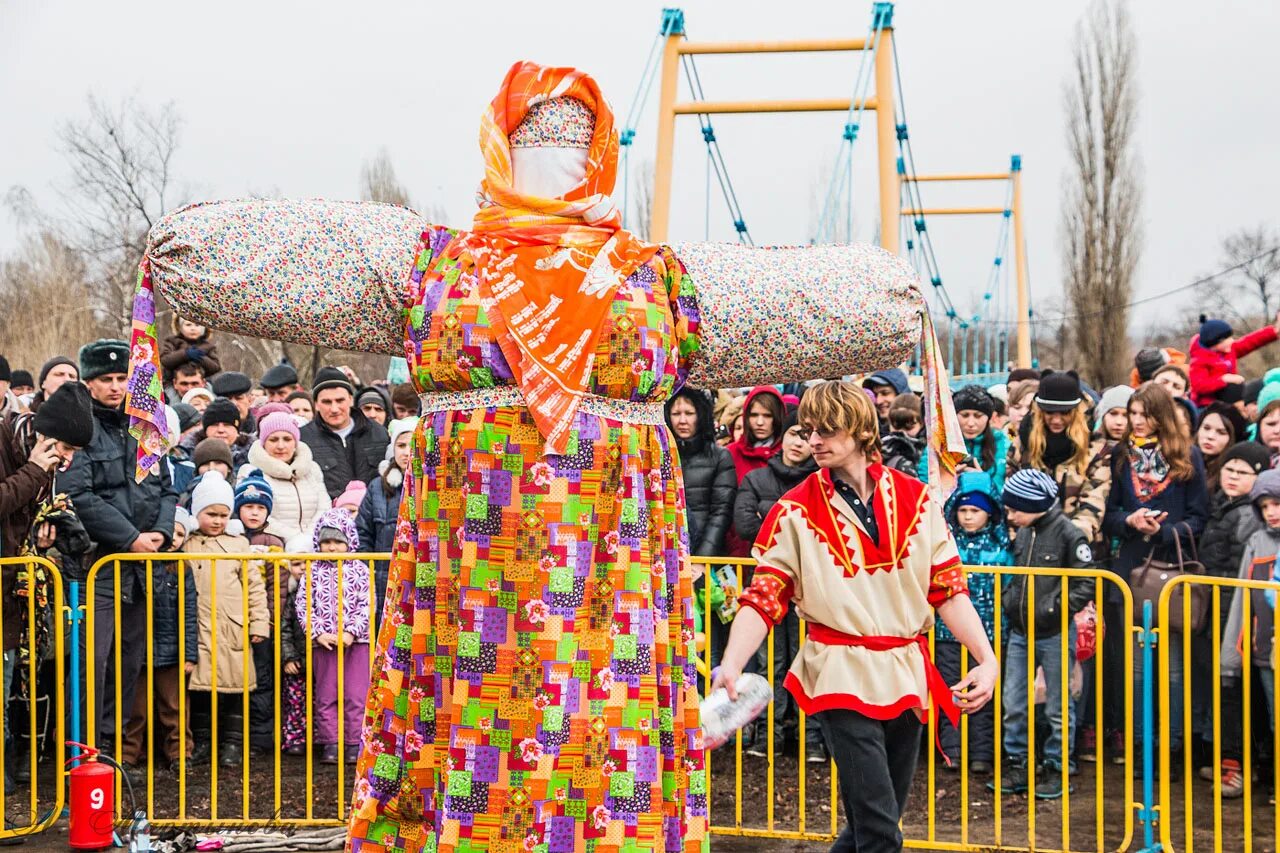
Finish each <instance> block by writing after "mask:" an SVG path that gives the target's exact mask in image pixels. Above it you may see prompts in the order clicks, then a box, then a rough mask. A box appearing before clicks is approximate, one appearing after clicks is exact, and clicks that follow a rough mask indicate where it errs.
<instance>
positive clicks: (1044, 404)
mask: <svg viewBox="0 0 1280 853" xmlns="http://www.w3.org/2000/svg"><path fill="white" fill-rule="evenodd" d="M1035 399H1036V405H1037V406H1039V407H1040V409H1041V410H1042V411H1045V412H1049V413H1055V412H1057V413H1062V412H1069V411H1071V410H1072V409H1074V408H1076V407H1077V406H1079V405H1080V401H1081V399H1083V398H1082V397H1081V396H1080V377H1079V375H1078V374H1077V373H1076V372H1075V371H1074V370H1068V371H1066V372H1062V371H1057V370H1046V371H1045V372H1044V375H1043V376H1041V377H1040V388H1039V390H1037V391H1036V398H1035Z"/></svg>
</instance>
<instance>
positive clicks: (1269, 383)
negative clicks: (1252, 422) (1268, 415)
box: [1258, 367, 1280, 412]
mask: <svg viewBox="0 0 1280 853" xmlns="http://www.w3.org/2000/svg"><path fill="white" fill-rule="evenodd" d="M1275 400H1280V367H1273V368H1271V369H1270V370H1268V371H1267V372H1266V374H1265V375H1264V376H1263V377H1262V388H1261V389H1259V391H1258V411H1259V412H1261V411H1262V410H1263V409H1265V408H1266V407H1267V405H1268V404H1269V403H1271V402H1274V401H1275Z"/></svg>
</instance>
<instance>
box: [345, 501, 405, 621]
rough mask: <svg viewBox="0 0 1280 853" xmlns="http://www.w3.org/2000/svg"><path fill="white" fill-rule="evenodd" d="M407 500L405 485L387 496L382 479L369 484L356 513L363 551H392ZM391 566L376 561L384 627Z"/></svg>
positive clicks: (376, 587)
mask: <svg viewBox="0 0 1280 853" xmlns="http://www.w3.org/2000/svg"><path fill="white" fill-rule="evenodd" d="M403 498H404V483H403V481H402V482H401V484H400V488H398V489H396V491H395V494H393V495H388V494H387V490H386V488H385V487H384V486H383V484H382V478H381V477H374V478H373V479H372V480H370V481H369V482H368V484H367V488H366V489H365V493H364V500H362V501H361V502H360V511H359V512H358V513H356V533H357V534H359V536H360V550H361V551H366V552H367V551H377V552H382V551H387V552H390V551H391V550H392V549H393V548H394V547H395V543H396V521H397V520H398V519H399V515H400V501H401V500H402V499H403ZM389 572H390V564H389V563H388V562H387V561H386V560H374V561H373V596H374V597H373V601H374V613H375V614H376V615H377V617H378V620H377V621H378V624H379V625H381V624H382V600H383V599H384V598H385V597H386V595H387V575H388V574H389Z"/></svg>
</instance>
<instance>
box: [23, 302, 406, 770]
mask: <svg viewBox="0 0 1280 853" xmlns="http://www.w3.org/2000/svg"><path fill="white" fill-rule="evenodd" d="M213 338H214V335H213V334H212V333H211V332H210V331H209V330H208V329H206V328H204V327H202V326H200V325H197V324H194V323H190V322H188V321H186V320H183V319H177V320H175V324H174V334H173V335H172V336H171V337H169V338H167V339H166V340H164V341H163V343H162V348H161V356H160V360H161V365H162V369H163V375H164V383H165V396H166V400H167V405H168V408H167V412H166V414H167V418H168V423H169V425H170V433H171V434H170V436H169V439H170V444H171V446H172V449H171V450H170V451H169V453H168V454H167V456H166V457H165V458H164V459H163V460H162V463H161V464H160V465H159V466H158V467H157V469H156V470H155V471H153V472H151V473H149V474H148V475H147V476H145V477H143V478H142V479H141V480H136V481H135V474H134V471H135V468H134V466H135V460H136V453H137V444H136V441H135V439H134V437H133V436H132V435H130V432H129V418H128V415H127V413H126V411H125V408H124V404H125V395H126V389H127V378H128V377H127V374H128V370H129V348H128V345H127V344H126V343H125V342H124V341H120V340H99V341H94V342H92V343H89V344H86V345H85V346H83V347H81V348H80V350H79V352H78V353H77V354H76V357H75V358H69V357H65V356H58V357H55V358H52V359H50V360H49V361H48V362H46V363H45V364H44V366H43V367H42V368H41V369H40V371H39V373H38V379H37V378H36V377H33V376H31V375H30V374H29V373H28V372H26V371H23V370H11V369H10V368H9V366H8V365H7V363H5V362H4V361H3V359H0V388H2V389H3V395H2V397H3V404H4V405H3V418H0V553H2V554H3V556H5V557H17V556H43V557H48V558H50V559H51V560H52V561H54V563H55V564H56V565H57V566H58V567H59V569H60V572H61V575H62V578H63V580H64V582H65V583H67V584H69V583H70V582H71V581H82V582H83V581H86V580H87V579H88V575H89V572H90V569H91V567H92V566H93V565H94V564H95V562H97V561H98V560H100V559H101V558H103V557H105V556H107V555H113V554H132V555H138V556H139V557H142V556H147V557H152V555H154V556H153V558H151V559H138V560H136V561H122V562H120V563H118V564H114V563H109V564H107V565H105V566H104V567H103V568H102V569H101V570H99V571H98V572H96V573H95V575H94V578H93V583H92V586H91V587H90V589H91V593H90V596H91V598H90V600H89V602H88V603H87V606H89V607H92V608H93V610H94V614H95V620H94V622H93V631H94V638H93V648H92V660H91V661H87V666H86V670H87V677H91V678H93V679H94V695H95V696H96V697H97V699H96V702H95V706H94V708H93V719H92V720H87V721H86V724H87V725H88V726H89V727H91V728H92V729H93V731H94V732H95V740H96V743H97V745H98V746H99V747H100V748H103V749H104V750H107V751H115V750H117V749H118V750H119V753H120V754H121V755H122V756H123V758H124V761H125V764H126V765H127V766H129V767H131V768H133V770H134V772H141V768H142V767H144V766H145V764H146V760H147V756H146V754H145V747H144V744H145V742H146V738H145V735H146V728H147V725H148V720H151V721H152V722H153V725H154V726H155V731H156V741H155V742H156V744H157V749H158V750H159V749H163V754H162V755H157V756H156V758H157V761H158V766H161V767H163V766H166V763H167V766H168V767H170V769H173V770H175V771H176V769H177V765H178V763H179V762H181V761H183V759H184V751H185V758H186V759H188V760H190V761H195V762H199V761H210V760H216V761H217V762H218V763H219V764H220V765H223V766H234V765H238V764H239V763H241V761H242V760H243V754H244V750H245V749H246V747H248V748H251V749H254V750H257V751H262V752H267V751H271V750H274V749H275V748H276V744H277V731H276V729H277V728H279V729H280V731H279V733H278V734H279V738H280V740H279V743H280V745H281V746H282V748H283V749H284V751H285V752H286V753H290V754H301V753H302V752H303V751H304V749H305V747H306V732H307V728H306V727H307V717H308V714H310V716H311V718H312V719H313V720H314V733H313V737H312V742H313V743H314V745H315V748H316V751H317V755H318V758H319V759H320V760H321V761H322V762H328V763H337V762H339V761H345V762H347V763H354V762H355V761H356V758H357V756H358V751H359V743H360V729H361V726H362V724H363V713H364V711H363V706H364V698H365V694H366V692H367V690H368V684H369V662H370V651H369V646H370V643H371V633H372V631H373V630H374V627H375V626H376V619H377V618H378V613H379V611H380V606H381V599H382V595H383V593H384V591H385V589H386V584H387V564H386V562H385V561H382V560H379V561H375V562H373V563H372V564H369V563H366V562H365V561H363V560H359V559H340V558H336V557H323V558H322V557H316V558H314V559H310V560H308V559H293V560H291V559H289V557H290V556H293V555H300V554H316V555H329V554H339V553H344V552H345V553H356V552H365V553H368V552H385V551H389V550H390V547H391V543H392V540H393V538H394V531H395V523H396V517H397V512H398V510H399V505H400V498H401V495H402V492H403V488H404V480H405V471H406V469H407V466H408V464H409V456H410V445H411V441H412V437H413V433H414V430H415V428H416V426H417V421H418V418H417V415H418V398H417V394H416V392H414V390H413V388H412V386H410V385H395V386H392V385H389V384H388V383H386V382H374V383H370V384H367V385H365V384H362V383H361V382H360V381H359V379H358V378H357V377H356V376H355V374H354V373H353V372H352V371H351V370H350V369H349V368H346V367H342V368H338V367H324V368H322V369H320V370H319V371H318V372H317V373H316V375H315V377H314V379H313V381H312V382H311V384H310V386H309V387H306V388H304V387H303V386H302V384H301V383H300V382H299V377H298V374H297V372H296V370H295V369H294V368H293V367H292V366H291V365H289V364H288V363H281V364H278V365H276V366H274V367H272V368H271V369H269V370H267V371H266V372H265V373H264V374H263V375H262V376H261V378H260V379H258V380H257V381H256V382H255V381H254V380H252V379H250V377H248V376H246V375H245V374H243V373H238V372H235V371H228V370H223V369H222V367H221V363H220V361H219V357H218V350H217V344H216V343H215V341H214V340H213ZM183 554H191V555H208V554H227V555H228V556H227V558H225V559H209V558H207V557H204V558H200V557H194V556H193V557H192V558H189V559H188V558H184V557H182V556H181V555H183ZM236 555H249V556H251V557H256V556H257V555H261V556H260V558H259V559H242V558H240V557H237V556H236ZM148 574H150V578H149V579H148ZM3 578H4V590H3V605H4V606H3V612H2V613H0V618H2V619H3V636H4V651H5V653H4V685H5V688H6V701H5V703H4V705H5V708H6V710H7V709H8V708H9V701H8V700H9V699H11V698H13V697H15V696H16V697H18V698H20V699H21V701H20V702H16V703H14V708H17V709H21V708H24V707H25V706H26V704H27V700H28V698H29V697H30V695H31V691H32V690H33V689H34V690H41V689H42V687H41V685H39V684H36V685H29V684H27V683H26V681H27V678H26V676H27V661H28V660H29V655H33V654H34V655H36V656H38V658H39V660H40V662H41V663H45V662H47V661H48V660H49V659H50V657H51V654H52V644H51V643H50V642H49V631H50V627H49V624H48V622H47V621H46V618H45V617H44V616H41V617H38V618H37V619H36V620H35V621H36V623H37V625H38V626H39V627H38V629H37V632H36V633H37V636H35V637H30V636H27V634H28V622H29V620H28V607H29V602H31V601H34V602H36V606H38V607H44V608H47V607H48V604H49V602H50V601H51V600H52V597H51V586H50V584H51V578H49V577H47V576H46V575H45V573H44V572H43V571H42V570H39V569H37V570H34V571H26V570H23V569H19V568H18V567H16V566H8V567H5V568H4V570H3ZM148 580H149V583H148ZM148 588H149V589H150V593H149V598H148ZM148 601H150V609H151V621H152V632H151V635H150V637H148V636H147V633H146V630H147V629H146V626H147V618H146V610H147V606H148ZM117 607H119V614H118V616H117V612H116V608H117ZM277 641H278V643H279V648H280V653H279V658H278V659H277V657H276V652H275V644H276V642H277ZM117 643H118V644H119V648H117V647H116V644H117ZM80 645H81V649H80V651H81V654H82V655H83V654H84V653H86V652H87V651H88V640H87V637H86V636H84V634H83V633H82V635H81V638H80ZM308 647H310V648H308ZM82 659H84V658H83V657H82ZM277 660H278V661H279V663H278V664H277ZM148 661H149V662H150V665H149V667H148ZM117 666H118V667H119V670H120V671H119V672H118V673H117V672H116V671H115V669H116V667H117ZM148 669H149V670H150V673H151V678H152V681H151V682H150V683H151V689H150V690H149V691H148V689H147V684H148V682H147V680H146V679H147V670H148ZM307 673H309V674H310V677H311V679H312V680H313V684H312V690H311V691H310V694H308V690H307V683H306V678H307ZM117 677H118V678H119V683H120V692H119V694H118V695H117V693H116V690H115V687H114V685H115V683H116V681H115V679H116V678H117ZM339 678H341V680H342V689H341V693H342V696H343V703H342V707H339V704H338V697H339V687H338V682H339ZM183 683H185V690H186V694H187V696H188V699H189V706H188V712H187V713H186V714H185V720H186V721H187V730H186V732H185V733H180V732H179V731H178V725H179V719H180V707H179V706H180V695H182V693H181V691H180V685H181V684H183ZM277 683H278V684H279V685H280V695H281V710H280V717H279V719H278V720H277V718H276V711H275V705H274V696H275V691H276V685H277ZM45 687H46V688H47V685H46V686H45ZM246 689H247V690H248V691H249V694H250V702H249V717H250V719H249V720H248V731H249V739H250V742H249V744H247V745H246V744H244V743H242V740H243V736H242V732H243V731H244V730H245V720H244V719H243V704H244V703H243V702H242V699H241V697H242V695H243V693H244V691H245V690H246ZM81 695H82V696H83V695H84V692H83V691H82V693H81ZM308 695H311V696H312V702H313V707H311V708H309V709H308V708H307V707H306V705H305V703H306V697H307V696H308ZM117 703H119V706H120V708H121V709H122V710H123V713H121V714H120V719H121V721H122V725H123V731H122V732H117V731H116V729H115V726H116V716H117ZM215 718H216V722H215ZM340 728H341V729H342V736H341V743H342V744H343V746H344V747H345V749H344V750H343V751H344V753H345V754H340V753H339V741H340V738H339V729H340ZM19 731H20V727H18V726H10V725H6V726H5V735H6V742H7V746H8V747H9V749H8V750H7V754H8V756H9V761H8V762H6V763H7V765H8V766H7V767H6V779H5V782H6V788H7V789H8V790H13V786H14V785H15V784H16V783H17V782H20V781H25V779H26V777H27V775H28V773H29V770H28V767H29V761H28V759H27V758H26V749H28V748H29V745H28V744H25V743H19V742H18V741H17V740H16V739H15V738H14V737H11V736H10V733H11V732H14V733H19ZM215 733H216V735H215ZM117 739H118V740H119V743H117Z"/></svg>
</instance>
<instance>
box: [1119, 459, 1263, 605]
mask: <svg viewBox="0 0 1280 853" xmlns="http://www.w3.org/2000/svg"><path fill="white" fill-rule="evenodd" d="M1191 465H1192V469H1193V471H1192V475H1191V479H1189V480H1185V481H1175V482H1172V483H1170V484H1169V485H1168V486H1166V487H1165V490H1164V491H1163V492H1161V493H1160V494H1159V495H1157V496H1156V497H1154V498H1152V499H1151V500H1150V501H1149V502H1147V503H1143V502H1142V501H1140V500H1138V496H1137V494H1136V493H1135V492H1134V490H1133V477H1132V476H1131V475H1130V471H1129V458H1128V456H1127V455H1126V453H1125V448H1124V447H1123V446H1120V447H1117V448H1116V450H1115V453H1114V454H1113V457H1112V469H1111V471H1112V473H1111V491H1110V492H1109V493H1108V494H1107V514H1106V515H1105V516H1104V517H1103V520H1102V530H1103V532H1104V533H1106V534H1107V535H1108V536H1114V537H1115V538H1117V539H1119V540H1120V550H1118V551H1117V552H1116V554H1115V558H1114V559H1113V560H1112V564H1111V570H1112V571H1113V572H1115V573H1116V574H1118V575H1119V576H1120V577H1122V578H1124V579H1125V580H1126V581H1127V580H1128V579H1129V573H1130V572H1132V571H1133V570H1134V568H1135V567H1137V566H1138V565H1140V564H1141V563H1142V562H1143V561H1144V560H1146V558H1147V556H1148V555H1149V554H1151V553H1152V550H1153V548H1154V554H1155V558H1156V559H1157V560H1169V561H1171V562H1173V561H1176V560H1177V558H1178V557H1177V548H1176V547H1175V543H1174V537H1175V536H1179V537H1181V539H1182V547H1183V550H1184V556H1187V557H1189V556H1190V554H1186V553H1185V552H1186V550H1187V549H1189V548H1190V546H1191V543H1190V541H1189V539H1188V536H1191V537H1198V536H1199V535H1200V533H1201V531H1203V530H1204V525H1205V521H1206V520H1207V519H1208V517H1209V490H1208V488H1207V487H1206V485H1205V474H1204V461H1203V457H1202V456H1201V455H1200V448H1198V447H1192V448H1191ZM1139 509H1154V510H1157V511H1159V512H1167V513H1168V514H1169V516H1168V518H1166V519H1165V520H1164V521H1162V522H1160V533H1159V534H1158V535H1156V536H1153V537H1152V538H1151V539H1150V541H1148V540H1147V538H1146V537H1145V536H1144V535H1143V534H1141V533H1139V532H1138V531H1137V530H1135V529H1133V528H1132V527H1130V526H1129V525H1128V523H1127V522H1126V519H1128V517H1129V516H1130V515H1132V514H1133V513H1134V512H1136V511H1137V510H1139ZM1237 568H1239V567H1237Z"/></svg>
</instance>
